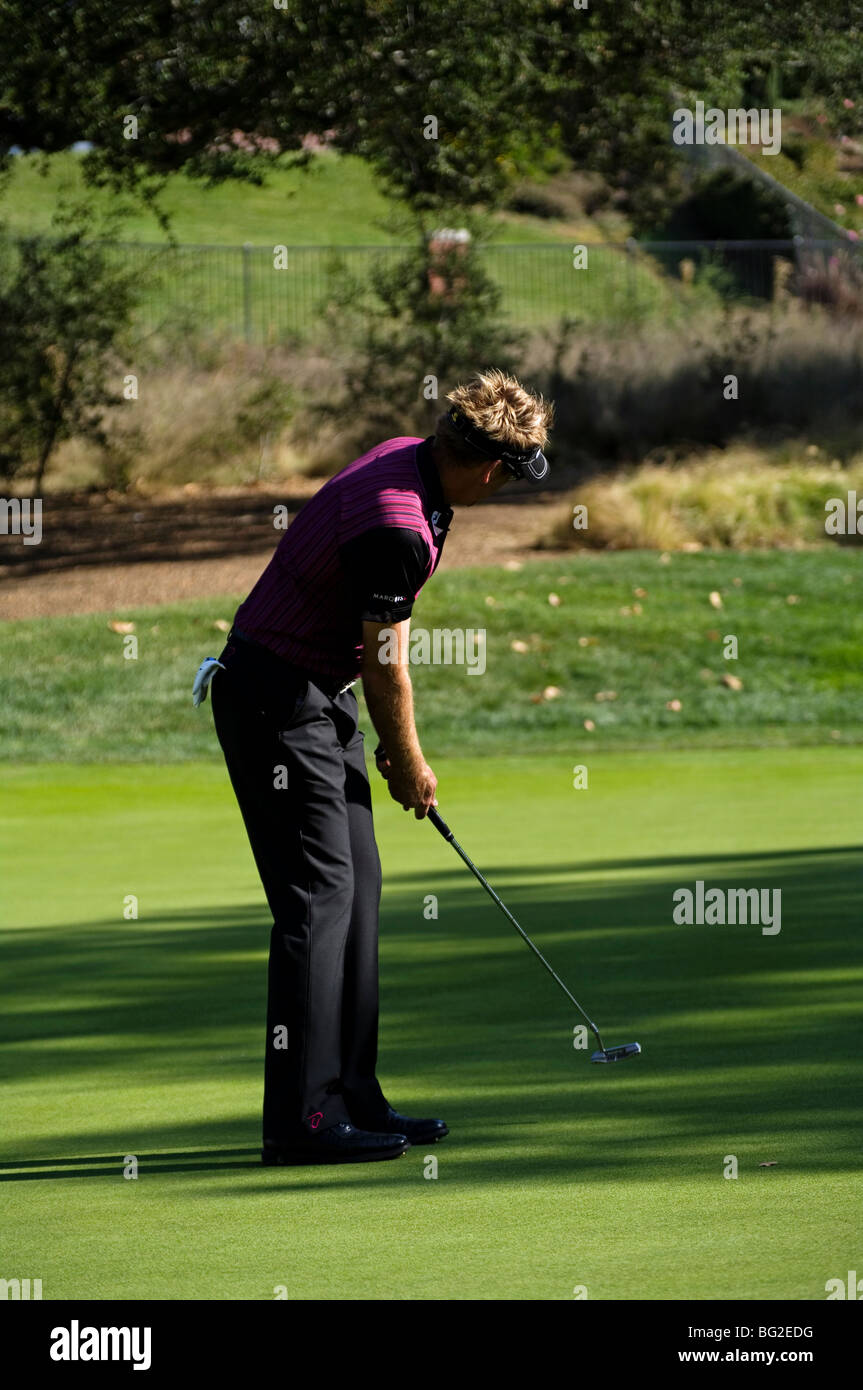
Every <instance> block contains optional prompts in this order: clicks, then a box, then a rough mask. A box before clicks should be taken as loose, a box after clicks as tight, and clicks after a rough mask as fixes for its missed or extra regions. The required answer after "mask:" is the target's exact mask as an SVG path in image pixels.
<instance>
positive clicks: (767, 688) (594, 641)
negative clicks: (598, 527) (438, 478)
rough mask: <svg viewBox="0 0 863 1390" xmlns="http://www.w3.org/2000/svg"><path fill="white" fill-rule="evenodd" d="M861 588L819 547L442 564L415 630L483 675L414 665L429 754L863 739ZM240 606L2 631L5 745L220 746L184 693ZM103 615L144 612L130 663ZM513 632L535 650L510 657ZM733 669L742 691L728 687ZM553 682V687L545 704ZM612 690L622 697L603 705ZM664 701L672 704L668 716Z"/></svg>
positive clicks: (88, 752)
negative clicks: (733, 656) (463, 635)
mask: <svg viewBox="0 0 863 1390" xmlns="http://www.w3.org/2000/svg"><path fill="white" fill-rule="evenodd" d="M517 521H518V512H517V509H513V524H517ZM457 524H458V522H456V525H457ZM735 580H740V583H739V584H736V583H735ZM860 584H861V557H860V552H859V551H855V550H850V549H841V548H835V547H826V546H825V547H824V548H822V549H821V550H813V551H806V552H794V551H782V552H767V553H763V552H762V553H759V552H755V553H749V554H734V553H728V552H709V553H708V552H703V553H701V554H674V555H673V556H672V557H671V559H670V562H669V563H668V564H662V563H661V562H660V557H659V556H658V555H657V554H656V553H655V552H643V551H629V552H625V553H617V554H614V553H609V554H588V553H581V554H577V555H574V556H567V557H565V558H562V559H545V560H540V561H533V562H530V563H529V564H527V565H525V567H524V568H523V569H522V570H520V571H517V572H508V571H506V570H501V569H485V570H483V569H476V570H453V571H451V572H446V571H444V572H442V573H439V574H437V575H436V576H435V577H434V579H433V580H432V582H431V583H430V584H429V585H428V586H427V588H426V589H425V590H424V591H423V594H422V595H421V597H420V600H419V602H418V604H417V606H416V608H415V610H414V620H413V623H414V629H419V628H422V629H425V630H428V631H433V630H434V629H435V628H439V629H443V628H448V629H468V628H470V629H474V630H477V629H485V631H486V639H485V651H486V671H485V673H484V674H482V675H472V674H469V671H468V668H467V667H466V666H465V665H461V666H457V665H437V666H435V665H415V666H414V667H413V668H412V675H413V680H414V685H415V690H416V702H417V710H418V725H419V729H420V734H421V737H422V740H423V746H424V748H425V749H426V752H427V754H428V755H429V756H440V755H448V754H458V755H461V754H467V753H484V752H487V753H494V752H497V751H499V750H500V749H507V750H509V751H510V752H516V751H523V752H549V751H550V752H559V753H563V754H565V755H566V756H567V757H571V758H572V760H573V762H580V761H583V760H584V757H585V756H586V755H587V754H588V753H589V752H590V751H592V750H593V749H594V748H595V747H598V748H609V747H617V746H620V747H633V746H648V747H649V746H656V747H662V746H678V747H682V746H687V745H700V746H704V745H705V744H711V745H714V746H720V745H725V746H752V745H757V744H781V745H783V746H794V745H798V744H805V743H809V744H817V743H825V742H828V741H829V740H830V739H831V738H834V739H838V740H839V741H841V742H842V743H854V742H859V741H863V738H861V736H863V670H861V665H860V651H861V647H863V607H861V602H860ZM636 588H643V589H645V590H646V591H647V597H646V598H643V599H638V598H637V597H636V596H635V589H636ZM714 591H715V592H718V593H719V594H720V597H721V599H722V603H723V608H722V609H721V610H716V609H714V608H713V607H711V605H710V602H709V596H710V594H711V593H712V592H714ZM551 593H554V594H557V595H558V596H559V598H560V600H561V602H560V605H559V606H558V607H553V606H552V605H551V604H549V602H548V596H549V594H551ZM789 595H791V596H794V597H796V598H797V599H798V600H799V602H797V603H794V604H789V603H788V597H789ZM241 597H243V595H236V596H234V597H232V598H224V599H205V600H199V601H196V602H194V603H183V604H177V605H170V606H166V607H163V608H150V609H141V610H126V609H122V610H119V609H118V610H116V611H114V612H113V613H112V614H110V615H108V614H95V615H88V616H81V617H74V618H56V619H42V620H36V621H27V622H13V623H7V624H4V626H3V648H4V661H3V663H2V666H0V755H2V756H3V757H5V758H7V759H16V760H36V761H39V760H44V761H46V762H56V761H58V760H61V761H62V760H71V761H79V760H82V761H97V762H128V761H130V760H131V761H140V762H148V761H149V762H156V763H164V762H172V761H178V760H182V759H185V758H195V757H196V758H206V757H209V756H210V754H211V751H212V747H213V731H212V717H211V714H210V709H209V704H207V705H206V706H204V707H202V708H201V709H199V710H194V709H193V707H192V701H191V685H192V680H193V677H194V674H195V670H196V668H197V666H198V663H199V662H200V661H201V660H202V659H203V658H204V657H205V656H211V655H212V656H218V654H219V652H220V651H221V649H222V647H223V645H224V640H225V639H224V635H223V634H222V633H221V632H219V631H217V630H216V629H215V628H214V626H213V624H214V622H215V621H216V620H217V619H223V620H225V621H228V622H230V620H231V619H232V617H233V614H234V611H235V607H236V604H237V602H238V601H239V599H240V598H241ZM488 599H491V600H492V601H493V606H492V605H489V604H488V603H487V600H488ZM639 603H640V605H641V608H642V612H641V613H640V614H636V613H635V612H634V605H636V604H639ZM621 609H630V610H631V612H630V615H629V616H625V615H624V614H622V612H621ZM109 618H116V619H126V620H134V621H135V623H136V633H135V636H136V637H137V638H138V643H139V646H138V657H137V659H136V660H125V659H124V656H123V643H124V639H123V637H121V636H119V635H117V634H115V633H114V632H112V631H110V630H109V628H108V620H109ZM726 636H735V637H736V638H737V642H738V652H739V655H738V659H737V660H736V661H735V660H730V659H729V660H726V659H724V657H723V654H722V653H723V649H724V640H723V639H724V638H725V637H726ZM580 638H587V639H589V644H588V645H584V646H582V645H579V639H580ZM513 640H517V641H524V642H525V643H526V644H527V646H528V651H527V652H525V653H522V654H519V653H517V652H514V651H512V650H511V642H512V641H513ZM724 674H731V675H734V676H736V677H738V678H739V679H740V680H742V682H743V689H742V690H739V691H734V690H730V689H728V688H726V687H725V686H724V685H722V684H721V677H722V676H723V675H724ZM548 687H556V688H558V689H559V690H560V692H561V693H560V696H559V697H558V698H555V699H551V700H542V701H541V702H540V703H534V698H535V697H538V696H540V695H541V694H542V692H543V691H544V690H545V689H547V688H548ZM609 691H613V692H615V693H616V696H617V698H616V699H614V700H604V701H599V702H598V701H597V700H596V698H595V697H596V695H597V694H598V693H600V692H609ZM672 700H680V702H681V705H682V708H681V710H680V711H679V712H674V711H672V710H669V709H667V708H666V705H667V703H668V702H669V701H672ZM586 719H589V720H592V721H593V722H594V723H595V725H596V728H595V730H594V731H593V732H590V733H588V732H587V731H586V730H585V728H584V721H585V720H586Z"/></svg>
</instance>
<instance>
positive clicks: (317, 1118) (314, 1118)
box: [308, 1110, 324, 1129]
mask: <svg viewBox="0 0 863 1390" xmlns="http://www.w3.org/2000/svg"><path fill="white" fill-rule="evenodd" d="M323 1118H324V1115H323V1111H322V1110H316V1111H315V1113H314V1115H309V1117H308V1120H309V1124H310V1125H311V1127H312V1129H317V1127H318V1125H319V1124H320V1123H321V1120H322V1119H323Z"/></svg>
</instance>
